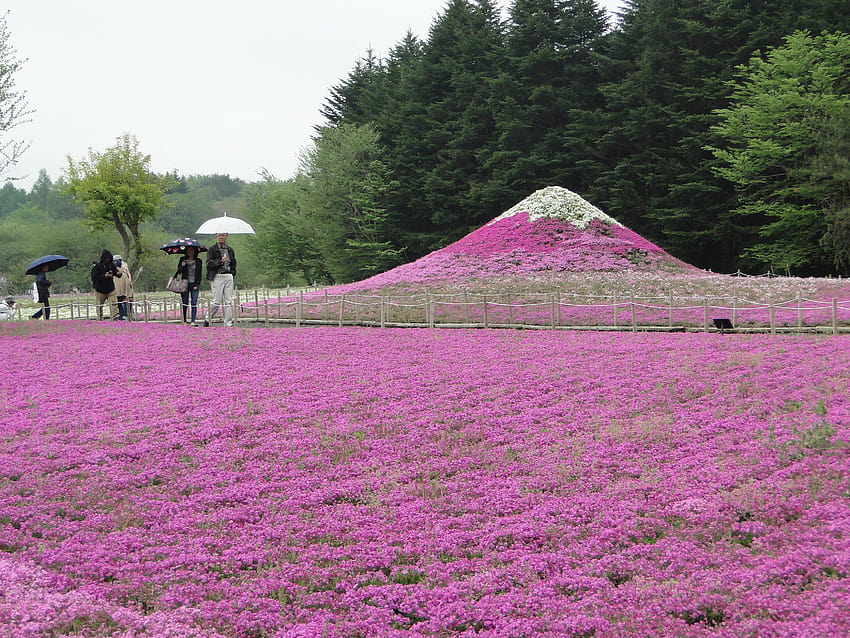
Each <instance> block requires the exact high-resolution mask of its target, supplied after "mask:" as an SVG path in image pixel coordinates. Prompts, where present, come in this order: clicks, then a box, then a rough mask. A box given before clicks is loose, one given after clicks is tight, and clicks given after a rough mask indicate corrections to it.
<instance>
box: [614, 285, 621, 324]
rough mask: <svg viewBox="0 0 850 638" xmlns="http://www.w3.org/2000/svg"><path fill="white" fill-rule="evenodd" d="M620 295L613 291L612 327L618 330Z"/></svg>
mask: <svg viewBox="0 0 850 638" xmlns="http://www.w3.org/2000/svg"><path fill="white" fill-rule="evenodd" d="M619 312H620V294H619V293H618V292H617V291H616V290H615V291H614V327H615V328H618V327H619V326H620V317H619Z"/></svg>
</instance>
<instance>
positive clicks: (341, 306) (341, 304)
mask: <svg viewBox="0 0 850 638" xmlns="http://www.w3.org/2000/svg"><path fill="white" fill-rule="evenodd" d="M344 315H345V293H343V294H342V296H341V297H340V298H339V327H340V328H342V321H343V317H344Z"/></svg>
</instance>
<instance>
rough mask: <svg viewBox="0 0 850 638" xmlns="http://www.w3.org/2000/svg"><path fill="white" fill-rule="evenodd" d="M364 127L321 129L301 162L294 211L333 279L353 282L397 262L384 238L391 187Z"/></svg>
mask: <svg viewBox="0 0 850 638" xmlns="http://www.w3.org/2000/svg"><path fill="white" fill-rule="evenodd" d="M378 139H379V136H378V133H377V131H376V130H375V128H374V127H373V126H372V125H370V124H362V125H361V124H342V125H340V126H327V127H323V128H321V129H320V131H319V136H318V137H317V138H316V140H315V143H314V146H313V147H312V148H311V149H309V150H308V151H307V152H306V153H305V154H304V155H303V157H302V158H301V170H300V176H299V184H301V185H302V186H303V188H302V189H301V193H300V194H299V197H298V207H299V209H300V211H301V213H302V214H303V215H304V216H305V217H306V218H307V219H308V220H309V226H310V228H311V229H312V230H311V235H312V236H311V237H310V239H311V243H312V246H313V248H314V249H315V250H316V251H317V252H318V253H319V254H320V255H321V257H322V260H323V263H324V267H325V269H326V271H327V272H328V274H329V275H330V277H331V278H332V280H333V281H338V282H343V281H354V280H356V279H363V278H364V277H367V276H370V275H374V274H376V273H379V272H383V271H384V270H387V269H388V268H391V267H393V266H395V265H397V264H398V263H400V261H401V255H400V251H399V250H398V249H396V248H395V247H393V245H392V244H391V242H390V241H389V238H388V233H389V226H388V212H387V208H386V206H387V197H388V195H389V193H390V192H391V191H392V189H393V188H395V187H396V186H397V183H396V182H395V181H393V180H392V179H391V177H390V174H389V169H388V168H387V166H386V164H385V163H384V162H383V161H382V160H381V157H382V154H383V152H382V148H381V145H380V143H379V141H378Z"/></svg>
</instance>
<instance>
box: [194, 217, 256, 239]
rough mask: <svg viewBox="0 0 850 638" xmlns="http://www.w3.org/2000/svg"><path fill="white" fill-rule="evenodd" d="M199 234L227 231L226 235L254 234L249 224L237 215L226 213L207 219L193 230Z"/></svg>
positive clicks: (214, 233)
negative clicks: (231, 215)
mask: <svg viewBox="0 0 850 638" xmlns="http://www.w3.org/2000/svg"><path fill="white" fill-rule="evenodd" d="M195 232H196V233H198V234H199V235H217V234H218V233H227V234H228V235H239V234H242V235H256V234H257V233H255V232H254V229H253V228H251V224H249V223H248V222H246V221H245V220H243V219H239V218H238V217H228V216H227V213H225V214H224V215H222V216H221V217H213V218H212V219H208V220H207V221H205V222H204V223H203V224H201V226H200V228H198V230H196V231H195Z"/></svg>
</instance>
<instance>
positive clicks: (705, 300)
mask: <svg viewBox="0 0 850 638" xmlns="http://www.w3.org/2000/svg"><path fill="white" fill-rule="evenodd" d="M702 326H703V331H704V332H708V297H703V298H702Z"/></svg>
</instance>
